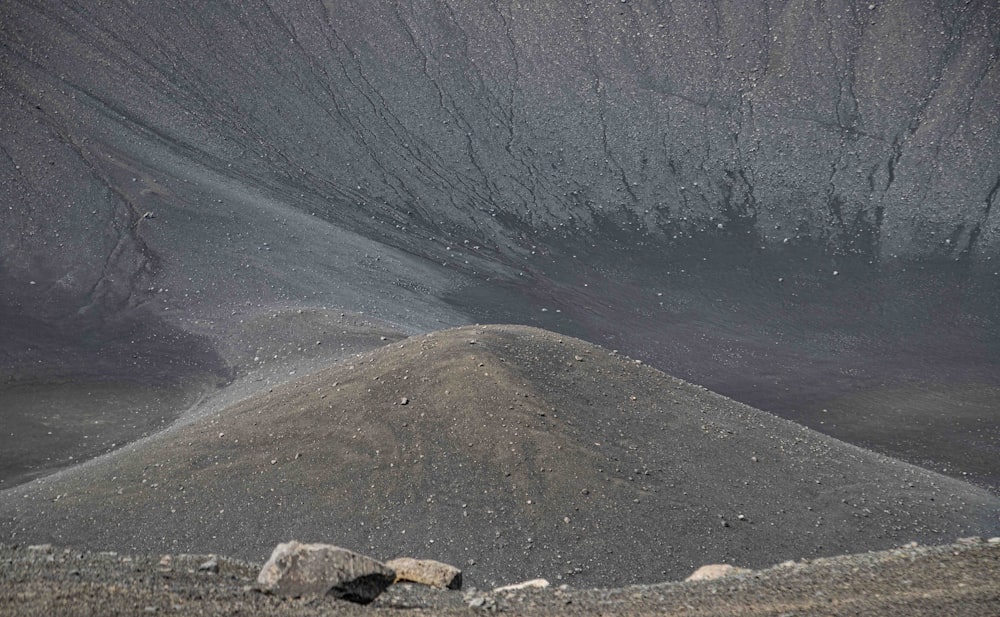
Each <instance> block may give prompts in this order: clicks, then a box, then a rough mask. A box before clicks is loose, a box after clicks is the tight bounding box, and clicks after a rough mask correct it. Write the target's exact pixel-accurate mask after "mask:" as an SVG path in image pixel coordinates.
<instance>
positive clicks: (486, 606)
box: [469, 595, 497, 611]
mask: <svg viewBox="0 0 1000 617" xmlns="http://www.w3.org/2000/svg"><path fill="white" fill-rule="evenodd" d="M469 608H478V609H479V610H483V611H495V610H496V608H497V601H496V600H495V599H493V598H491V597H489V596H484V595H477V596H474V597H473V598H472V599H470V600H469Z"/></svg>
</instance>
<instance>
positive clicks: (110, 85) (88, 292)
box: [0, 0, 1000, 486]
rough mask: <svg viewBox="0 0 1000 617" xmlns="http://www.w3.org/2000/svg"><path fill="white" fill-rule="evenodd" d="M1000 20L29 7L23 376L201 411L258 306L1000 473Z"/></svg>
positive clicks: (16, 6)
mask: <svg viewBox="0 0 1000 617" xmlns="http://www.w3.org/2000/svg"><path fill="white" fill-rule="evenodd" d="M998 28H1000V8H998V7H997V5H996V3H994V2H989V1H987V0H982V1H974V2H963V3H957V2H943V3H942V2H930V1H929V0H928V1H918V2H906V3H885V2H880V3H868V2H848V1H844V2H833V3H825V4H823V5H815V6H812V5H810V6H804V5H800V4H795V3H791V4H790V3H785V2H760V3H756V4H754V6H753V7H750V8H748V7H746V6H745V5H743V4H738V3H737V4H731V3H718V2H711V3H709V2H695V3H690V2H683V3H671V2H650V1H638V0H630V1H629V2H602V3H590V4H580V3H576V2H547V3H544V4H538V3H534V4H529V5H523V6H522V5H517V4H514V3H504V2H486V3H484V2H471V1H465V0H461V1H457V2H456V1H451V2H441V1H430V0H429V1H426V2H413V3H403V2H390V1H379V2H348V1H344V2H315V3H305V4H303V3H297V2H260V1H253V2H241V3H236V4H220V3H217V2H197V1H193V0H192V1H184V2H177V3H171V4H162V3H140V4H129V3H105V4H100V5H95V4H93V3H90V2H78V1H66V2H55V1H46V2H24V1H12V2H6V3H4V5H3V6H2V7H0V125H2V127H3V131H2V133H0V148H2V151H3V156H2V157H0V200H2V203H3V204H4V205H6V207H0V335H2V336H0V345H2V349H0V351H2V352H3V353H2V354H0V370H2V373H0V378H2V379H3V381H4V384H5V386H4V387H7V386H10V387H36V386H44V385H45V384H46V383H51V382H53V381H55V382H61V381H66V380H69V381H70V382H74V383H82V384H89V383H95V384H98V387H106V382H113V383H115V384H121V383H124V384H132V385H134V386H135V387H136V388H138V389H140V390H142V391H144V392H158V391H170V392H174V393H176V395H175V398H181V399H184V400H188V399H190V397H196V396H198V395H199V394H200V393H203V392H205V391H206V389H208V390H211V389H212V388H213V387H214V386H215V385H218V384H220V383H226V382H227V381H228V380H230V379H232V378H233V376H234V374H236V373H239V372H240V371H241V370H243V368H245V367H242V366H240V365H233V364H232V362H231V361H230V360H229V359H227V357H226V356H225V353H222V352H220V349H225V348H227V347H228V346H230V344H231V341H230V340H229V339H228V338H227V335H226V334H225V333H226V332H229V331H231V330H232V324H233V323H234V322H235V321H237V320H240V319H244V318H247V317H248V316H250V315H251V313H255V312H261V311H264V312H266V311H268V310H271V309H275V308H278V309H287V308H299V307H331V308H336V309H337V310H347V311H351V312H363V313H365V314H368V315H374V316H376V317H379V318H383V319H387V320H389V321H392V322H394V323H397V324H401V327H402V328H403V329H405V330H407V331H409V332H419V331H427V330H431V329H436V328H439V327H443V326H448V325H459V324H462V323H469V322H475V321H502V322H518V323H528V324H534V325H540V326H543V327H546V328H549V329H556V330H559V331H562V332H564V333H569V334H574V335H578V336H581V337H583V338H586V339H587V340H591V341H595V342H600V343H603V344H605V345H607V346H611V347H617V348H621V349H623V350H626V351H627V352H628V353H630V354H632V355H633V356H635V357H641V358H643V359H645V360H647V361H649V362H651V363H654V364H655V365H656V366H658V367H660V368H663V369H665V370H667V371H668V372H671V373H674V374H678V375H681V376H683V377H685V378H688V379H690V380H693V381H696V382H698V383H701V384H704V385H706V386H708V387H710V388H712V389H714V390H718V391H720V392H723V393H725V394H727V395H730V396H733V397H735V398H738V399H739V400H742V401H745V402H748V403H750V404H753V405H755V406H757V407H761V408H764V409H767V410H769V411H772V412H775V413H779V414H782V415H784V416H785V417H789V418H793V419H795V420H797V421H800V422H804V423H807V424H809V425H810V426H812V427H814V428H817V429H820V430H823V431H827V432H829V433H831V434H834V435H837V436H839V437H841V438H844V439H848V440H851V441H852V442H854V443H859V444H863V445H866V446H871V447H875V448H878V449H880V450H881V451H884V452H890V453H893V454H895V455H898V456H904V457H906V458H908V459H909V460H913V461H917V462H920V463H921V464H926V465H931V466H934V467H935V468H937V469H941V470H943V471H946V472H948V473H951V474H953V475H960V474H963V473H965V474H972V475H971V476H963V477H974V478H976V479H977V480H979V481H982V482H985V483H988V484H992V485H994V486H996V485H1000V469H998V468H997V465H996V461H998V460H1000V456H998V453H1000V429H998V428H997V427H998V426H1000V423H998V422H996V408H997V406H996V404H995V403H996V401H997V400H1000V371H998V370H997V360H998V353H1000V352H998V350H1000V344H998V333H1000V327H998V325H997V321H996V320H997V314H998V313H1000V311H998V310H997V307H998V306H1000V302H998V285H997V277H996V276H995V274H994V272H995V270H996V266H995V263H994V257H995V256H996V253H997V246H998V245H997V238H998V235H997V226H998V218H997V217H998V214H997V213H998V209H997V208H996V207H995V205H996V202H997V200H998V199H1000V191H998V183H1000V159H998V157H997V156H996V155H995V153H996V152H997V151H1000V120H998V116H997V114H996V113H995V112H996V108H997V103H998V100H1000V96H998V90H1000V71H998V67H1000V60H998V52H997V50H998V34H997V32H998ZM834 272H837V273H838V275H837V276H834V275H833V273H834ZM654 293H655V294H662V296H661V295H654ZM543 308H549V309H550V311H549V312H547V313H544V314H543V313H542V312H541V309H543ZM557 309H558V310H559V311H560V312H556V311H557ZM291 343H295V341H291ZM896 400H905V401H907V403H906V404H905V405H897V404H896V403H895V401H896ZM824 410H825V411H824ZM85 412H86V410H80V411H76V410H67V411H66V413H71V414H72V413H79V414H83V413H85ZM3 413H4V414H5V415H10V414H13V415H15V416H17V417H16V418H15V420H16V423H17V424H18V426H26V427H29V428H28V429H25V431H26V432H27V433H31V435H27V433H22V434H14V435H11V434H9V433H10V432H9V431H5V432H4V434H3V435H2V436H0V439H2V440H3V441H0V447H4V448H5V449H9V448H6V444H7V443H8V442H10V443H11V444H14V443H24V440H25V439H27V438H28V437H30V439H29V441H30V442H31V443H32V444H33V446H32V447H37V449H40V450H49V451H52V452H53V453H55V454H58V455H54V456H53V457H50V458H52V459H53V460H52V461H49V462H48V464H50V465H56V466H58V465H65V464H70V463H71V462H72V461H70V460H69V458H68V457H69V456H70V455H72V454H73V453H75V454H76V455H77V456H79V455H81V453H83V452H84V451H83V450H79V449H76V450H74V449H73V448H72V447H69V446H65V445H61V444H64V443H65V442H66V439H68V437H66V436H65V435H64V436H63V438H62V441H60V442H59V443H54V442H50V441H46V439H47V437H46V436H47V430H46V429H48V430H51V429H52V426H51V424H52V422H55V420H52V419H51V418H50V419H46V420H45V422H40V423H38V422H35V418H33V417H27V416H30V415H32V414H33V413H34V412H33V411H31V410H20V411H19V410H18V409H12V408H11V407H10V406H8V407H7V408H6V409H4V410H3ZM121 413H122V414H127V413H128V411H127V410H125V409H124V408H123V409H122V411H121ZM151 413H152V414H153V415H162V416H164V417H168V418H169V417H171V416H172V415H176V410H173V409H166V408H165V409H162V410H155V411H154V412H151ZM18 414H20V415H18ZM56 415H58V414H56ZM46 423H48V424H49V426H48V427H46V426H45V424H46ZM136 426H137V427H138V426H139V424H136ZM30 427H34V428H30ZM887 427H890V428H887ZM891 427H907V428H906V430H905V431H894V430H891ZM99 430H100V429H99V428H91V429H89V430H83V429H80V430H79V432H78V434H77V433H75V432H74V431H69V432H70V433H73V434H74V435H75V438H76V439H83V435H88V437H89V438H93V437H94V435H93V433H94V432H95V431H99ZM32 431H34V432H32ZM15 433H17V431H15ZM36 433H37V434H36ZM141 434H142V430H140V428H136V429H135V432H134V434H132V435H131V436H132V437H136V436H138V435H141ZM70 437H72V435H70ZM124 437H125V438H129V436H124ZM121 438H123V436H121V435H115V436H112V435H110V434H102V435H99V436H98V440H99V441H102V443H103V442H111V441H114V442H119V441H120V440H121ZM14 467H17V466H16V465H14V466H13V467H12V469H13V468H14ZM40 471H41V470H40V469H37V468H34V469H27V470H25V469H22V468H17V470H15V471H13V472H11V473H7V472H6V471H5V472H4V479H5V481H7V483H8V485H9V484H10V483H12V482H16V481H17V478H16V477H15V476H19V477H21V478H22V479H23V478H24V477H27V476H30V475H31V474H32V473H39V472H40ZM12 474H13V475H12ZM25 474H27V476H26V475H25Z"/></svg>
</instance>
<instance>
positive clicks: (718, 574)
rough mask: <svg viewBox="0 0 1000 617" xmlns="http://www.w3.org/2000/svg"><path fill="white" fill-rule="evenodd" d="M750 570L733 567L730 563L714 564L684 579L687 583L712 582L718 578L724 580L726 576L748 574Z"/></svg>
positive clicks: (701, 568)
mask: <svg viewBox="0 0 1000 617" xmlns="http://www.w3.org/2000/svg"><path fill="white" fill-rule="evenodd" d="M748 572H750V570H747V569H746V568H737V567H736V566H731V565H729V564H728V563H713V564H710V565H707V566H702V567H700V568H698V569H697V570H695V571H694V573H693V574H692V575H691V576H689V577H687V578H686V579H684V580H685V581H711V580H714V579H717V578H722V577H724V576H733V575H735V574H747V573H748Z"/></svg>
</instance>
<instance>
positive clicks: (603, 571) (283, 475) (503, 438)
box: [0, 326, 1000, 585]
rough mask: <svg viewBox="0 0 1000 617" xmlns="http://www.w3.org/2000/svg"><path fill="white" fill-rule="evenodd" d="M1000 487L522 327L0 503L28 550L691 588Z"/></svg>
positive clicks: (287, 398) (892, 531)
mask: <svg viewBox="0 0 1000 617" xmlns="http://www.w3.org/2000/svg"><path fill="white" fill-rule="evenodd" d="M998 513H1000V498H997V497H995V496H992V495H990V494H989V493H987V492H985V491H982V490H979V489H975V488H973V487H971V486H970V485H968V484H965V483H962V482H960V481H957V480H953V479H950V478H947V477H944V476H940V475H937V474H934V473H931V472H928V471H925V470H922V469H919V468H916V467H912V466H909V465H907V464H904V463H901V462H899V461H895V460H892V459H887V458H884V457H882V456H879V455H877V454H873V453H870V452H867V451H863V450H860V449H858V448H855V447H853V446H849V445H846V444H844V443H842V442H838V441H835V440H833V439H830V438H828V437H824V436H822V435H820V434H818V433H815V432H813V431H810V430H808V429H805V428H802V427H800V426H797V425H794V424H791V423H789V422H787V421H784V420H780V419H777V418H775V417H774V416H771V415H769V414H766V413H763V412H760V411H757V410H755V409H752V408H749V407H747V406H745V405H742V404H740V403H736V402H734V401H732V400H729V399H727V398H724V397H722V396H719V395H717V394H713V393H710V392H707V391H705V390H704V389H703V388H701V387H698V386H694V385H691V384H688V383H686V382H683V381H680V380H678V379H675V378H672V377H668V376H666V375H664V374H663V373H661V372H659V371H657V370H655V369H653V368H650V367H647V366H645V365H642V364H640V363H638V362H636V361H634V360H631V359H628V358H625V357H623V356H620V355H618V354H615V353H611V352H609V351H608V350H606V349H603V348H600V347H596V346H593V345H590V344H587V343H584V342H583V341H580V340H577V339H572V338H568V337H567V338H561V337H560V336H559V335H557V334H553V333H550V332H546V331H542V330H538V329H533V328H526V327H523V326H491V327H465V328H459V329H453V330H446V331H441V332H436V333H433V334H430V335H421V336H417V337H413V338H410V339H406V340H405V341H402V342H399V343H392V344H389V345H387V346H385V347H382V348H380V349H378V350H375V351H372V352H368V353H365V354H361V355H358V356H355V357H352V358H349V359H347V360H345V361H343V362H341V363H339V364H337V365H335V366H332V367H330V368H328V369H325V370H322V371H319V372H317V373H314V374H312V375H309V376H308V377H303V378H301V379H297V380H295V381H293V382H291V383H288V384H287V385H284V386H280V387H276V388H274V389H273V390H270V391H267V392H264V393H262V394H260V395H258V396H254V397H252V398H250V399H247V400H245V401H243V402H241V403H238V404H236V405H233V406H232V407H229V408H227V409H224V410H222V411H221V412H219V413H217V414H212V415H208V416H204V417H202V418H200V419H197V420H195V421H193V422H190V423H187V424H182V425H179V426H177V427H175V428H172V429H170V430H167V431H164V432H163V433H161V434H159V435H157V436H155V437H153V438H150V439H148V440H146V441H144V442H140V443H138V444H135V445H133V446H129V447H127V448H125V449H123V450H122V451H120V452H118V453H115V454H112V455H108V456H106V457H104V458H101V459H97V460H95V461H92V462H91V463H89V464H86V465H82V466H80V467H78V468H75V469H72V470H67V471H65V472H62V473H60V474H57V475H54V476H51V477H49V478H46V479H43V480H41V481H38V482H35V483H32V484H27V485H22V486H21V487H17V488H15V489H12V490H10V491H7V492H5V493H4V494H3V499H2V500H0V532H2V533H3V535H4V537H7V538H10V539H11V540H13V541H17V542H26V543H35V542H42V541H52V542H55V543H58V544H64V545H70V546H80V547H90V548H98V549H116V550H130V551H154V552H155V551H164V552H166V551H170V552H206V551H211V552H220V553H226V554H231V555H235V556H241V557H246V558H254V559H260V556H261V555H265V554H267V553H268V551H269V550H270V549H271V547H272V545H273V544H275V543H276V542H278V541H283V540H287V539H290V538H297V539H301V540H310V541H327V542H332V543H336V544H340V545H343V546H349V547H353V548H356V549H358V550H362V551H365V552H368V553H371V554H373V555H375V556H378V557H382V558H391V557H394V556H397V555H399V554H413V555H419V556H426V557H433V558H437V559H441V560H444V561H449V562H452V563H456V564H459V565H461V566H462V567H463V569H465V571H466V575H467V578H468V580H469V581H470V583H471V584H475V585H483V584H487V585H489V584H494V583H497V582H510V581H515V580H517V579H523V578H528V577H533V576H545V577H548V578H550V579H552V580H564V581H568V582H572V583H573V584H576V585H621V584H625V583H634V582H655V581H662V580H669V579H677V578H681V577H683V576H685V575H687V574H688V573H690V572H691V571H692V570H693V569H694V568H695V567H696V566H699V565H701V564H704V563H706V562H734V563H737V564H740V565H745V566H754V567H762V566H766V565H769V564H773V563H777V562H780V561H782V560H785V559H789V558H799V557H810V556H821V555H832V554H839V553H844V552H851V551H863V550H868V549H873V548H887V547H892V546H897V545H900V544H903V543H905V542H909V541H911V540H917V541H920V542H929V541H941V540H953V539H954V538H956V537H962V536H967V535H970V534H982V535H996V534H997V533H998V532H1000V518H998Z"/></svg>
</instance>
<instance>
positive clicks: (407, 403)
mask: <svg viewBox="0 0 1000 617" xmlns="http://www.w3.org/2000/svg"><path fill="white" fill-rule="evenodd" d="M399 404H400V405H409V404H410V399H408V398H406V397H405V396H404V397H403V398H401V399H399Z"/></svg>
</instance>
